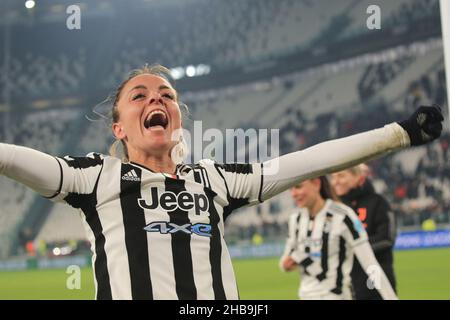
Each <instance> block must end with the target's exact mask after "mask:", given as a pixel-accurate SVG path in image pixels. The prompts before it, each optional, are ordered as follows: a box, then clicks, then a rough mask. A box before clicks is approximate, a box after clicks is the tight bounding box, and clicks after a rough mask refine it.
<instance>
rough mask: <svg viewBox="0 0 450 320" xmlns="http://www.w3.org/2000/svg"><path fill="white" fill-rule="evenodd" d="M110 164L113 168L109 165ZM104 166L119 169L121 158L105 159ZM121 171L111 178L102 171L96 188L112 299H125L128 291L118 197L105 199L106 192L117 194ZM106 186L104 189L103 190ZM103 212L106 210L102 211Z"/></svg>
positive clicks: (123, 231) (114, 170)
mask: <svg viewBox="0 0 450 320" xmlns="http://www.w3.org/2000/svg"><path fill="white" fill-rule="evenodd" d="M110 166H112V168H111V167H110ZM104 170H110V171H111V172H120V170H121V163H120V161H114V162H112V161H111V162H110V161H105V168H104ZM119 177H120V175H116V179H117V180H115V179H110V180H109V181H108V178H110V177H108V176H105V175H102V176H101V177H100V181H99V187H98V191H97V199H98V205H97V206H98V207H100V208H101V209H102V211H99V219H100V222H101V224H102V227H103V234H104V235H105V252H106V255H107V262H108V273H109V279H110V282H111V294H112V298H113V299H122V300H128V299H131V298H132V295H131V280H130V267H129V264H128V253H127V248H126V243H125V228H124V224H123V215H122V209H121V204H120V198H116V199H114V200H111V199H105V197H106V195H107V194H120V184H121V183H120V178H119ZM106 190H107V192H106ZM102 212H104V213H107V214H101V213H102Z"/></svg>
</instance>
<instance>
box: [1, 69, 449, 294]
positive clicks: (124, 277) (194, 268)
mask: <svg viewBox="0 0 450 320" xmlns="http://www.w3.org/2000/svg"><path fill="white" fill-rule="evenodd" d="M169 74H170V73H169V71H168V70H167V69H165V68H163V67H161V66H152V67H144V68H143V69H140V70H137V71H135V72H133V73H132V74H131V75H130V77H129V78H128V79H127V80H126V81H124V82H123V83H122V84H121V85H120V86H119V88H118V89H117V91H116V95H115V99H114V104H113V110H112V131H113V133H114V135H115V137H116V138H117V141H119V143H121V144H122V146H123V147H124V159H119V158H118V157H114V156H103V155H100V154H96V153H92V154H90V155H88V156H87V157H81V158H76V157H65V158H55V157H52V156H50V155H47V154H44V153H41V152H38V151H36V150H33V149H29V148H24V147H19V146H14V145H7V144H0V174H3V175H5V176H7V177H9V178H11V179H14V180H16V181H19V182H21V183H23V184H25V185H26V186H28V187H30V188H32V189H33V190H35V191H36V192H38V193H39V194H41V195H42V196H44V197H48V198H50V199H51V200H52V201H62V202H65V203H67V204H68V205H70V206H72V207H74V208H78V209H79V210H80V214H81V216H82V219H83V221H84V225H85V228H86V233H87V236H88V238H89V240H90V242H91V249H92V253H93V257H92V264H93V270H94V274H95V284H96V297H97V299H238V297H239V295H238V290H237V286H236V281H235V276H234V272H233V268H232V264H231V258H230V255H229V253H228V250H227V246H226V243H225V241H224V220H225V219H226V217H227V216H228V215H229V214H230V213H231V212H232V211H233V210H234V209H236V208H239V207H241V206H245V205H253V204H257V203H259V202H262V201H264V200H266V199H269V198H270V197H273V196H275V195H277V194H279V193H280V192H282V191H284V190H287V189H288V188H290V187H292V186H293V185H295V184H297V183H299V182H300V181H303V180H305V179H309V178H312V177H315V176H320V175H322V174H326V173H329V172H332V171H336V170H340V169H343V168H346V167H349V166H351V165H354V164H355V163H359V162H362V161H367V160H368V159H371V158H374V157H377V156H381V155H384V154H386V153H388V152H391V151H395V150H399V149H403V148H405V147H408V146H410V145H417V144H423V143H426V142H429V141H431V140H433V139H435V138H437V137H439V135H440V133H441V130H442V124H441V121H442V115H441V114H440V110H439V109H438V108H435V107H429V108H422V109H419V110H418V111H416V113H415V114H414V115H413V116H412V117H411V118H410V119H408V120H406V121H404V122H400V123H391V124H388V125H386V126H384V127H383V128H380V129H376V130H372V131H368V132H365V133H361V134H358V135H354V136H350V137H347V138H344V139H339V140H335V141H329V142H325V143H322V144H319V145H317V146H314V147H312V148H309V149H306V150H303V151H298V152H295V153H291V154H288V155H285V156H282V157H279V158H276V159H273V160H270V161H267V162H264V163H254V164H219V163H216V162H214V161H211V160H202V161H200V162H198V163H196V164H193V165H185V164H183V163H182V160H183V153H184V148H183V141H182V136H181V135H176V134H175V133H176V132H177V130H178V129H180V128H181V127H182V124H181V111H180V104H179V100H178V95H177V92H176V91H175V89H174V88H173V87H172V85H171V83H170V81H169ZM418 115H421V119H422V120H423V121H422V120H421V121H420V122H419V121H418V120H417V118H418ZM174 136H175V137H177V138H176V139H174V138H173V137H174ZM343 151H345V152H343ZM274 167H278V168H279V170H278V171H277V172H276V174H273V173H270V174H269V171H268V168H274Z"/></svg>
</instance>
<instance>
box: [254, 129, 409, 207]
mask: <svg viewBox="0 0 450 320" xmlns="http://www.w3.org/2000/svg"><path fill="white" fill-rule="evenodd" d="M409 145H410V141H409V136H408V134H407V132H406V131H405V130H404V129H403V128H402V127H401V126H400V125H399V124H397V123H391V124H388V125H385V126H384V127H383V128H379V129H375V130H370V131H366V132H363V133H359V134H355V135H352V136H349V137H345V138H341V139H335V140H330V141H326V142H323V143H320V144H317V145H315V146H312V147H310V148H307V149H305V150H301V151H296V152H292V153H289V154H286V155H283V156H280V157H277V158H274V159H271V160H268V161H265V162H263V163H262V168H263V169H262V171H263V175H264V179H263V187H262V194H261V199H262V200H263V201H264V200H267V199H269V198H271V197H273V196H275V195H277V194H279V193H281V192H283V191H285V190H287V189H289V188H290V187H292V186H295V185H296V184H298V183H300V182H302V181H304V180H308V179H313V178H316V177H319V176H322V175H326V174H328V173H331V172H335V171H340V170H342V169H345V168H348V167H351V166H354V165H356V164H358V163H361V162H366V161H368V160H371V159H374V158H377V157H379V156H382V155H385V154H387V153H389V152H392V151H396V150H400V149H402V148H405V147H408V146H409Z"/></svg>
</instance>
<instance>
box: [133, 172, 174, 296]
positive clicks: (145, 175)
mask: <svg viewBox="0 0 450 320" xmlns="http://www.w3.org/2000/svg"><path fill="white" fill-rule="evenodd" d="M154 176H155V175H154V174H152V173H150V172H148V171H146V170H142V177H141V178H142V179H141V180H142V181H148V180H149V179H152V185H151V186H152V187H158V189H159V191H158V193H159V194H160V193H161V188H162V187H164V179H163V178H162V177H161V178H160V179H159V180H160V181H158V182H153V181H155V177H154ZM158 178H159V177H158ZM141 196H142V198H143V199H145V200H146V201H147V202H148V203H151V202H153V200H152V199H151V194H150V190H149V188H148V189H142V190H141ZM144 212H145V223H146V224H147V225H148V224H150V223H151V222H155V221H163V222H170V217H169V215H168V214H167V212H166V211H164V210H162V209H161V208H160V207H158V208H156V209H155V210H151V212H150V211H148V210H145V211H144ZM147 242H148V260H149V265H150V279H151V281H152V288H153V299H155V300H178V295H177V291H176V284H175V270H174V267H173V256H172V241H171V235H170V234H160V233H157V232H147ZM155 289H157V290H155Z"/></svg>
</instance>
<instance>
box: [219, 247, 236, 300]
mask: <svg viewBox="0 0 450 320" xmlns="http://www.w3.org/2000/svg"><path fill="white" fill-rule="evenodd" d="M221 240H222V241H221V243H222V259H221V266H222V282H223V287H224V290H225V296H226V299H227V300H238V299H239V293H238V290H237V285H236V277H235V275H234V270H233V264H232V263H231V257H230V253H229V252H228V249H227V245H226V243H225V240H224V239H223V238H222V239H221Z"/></svg>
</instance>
